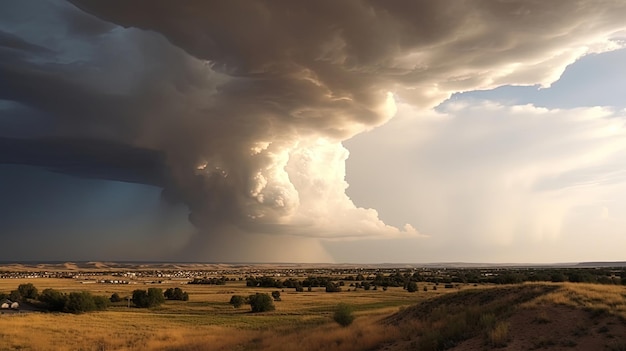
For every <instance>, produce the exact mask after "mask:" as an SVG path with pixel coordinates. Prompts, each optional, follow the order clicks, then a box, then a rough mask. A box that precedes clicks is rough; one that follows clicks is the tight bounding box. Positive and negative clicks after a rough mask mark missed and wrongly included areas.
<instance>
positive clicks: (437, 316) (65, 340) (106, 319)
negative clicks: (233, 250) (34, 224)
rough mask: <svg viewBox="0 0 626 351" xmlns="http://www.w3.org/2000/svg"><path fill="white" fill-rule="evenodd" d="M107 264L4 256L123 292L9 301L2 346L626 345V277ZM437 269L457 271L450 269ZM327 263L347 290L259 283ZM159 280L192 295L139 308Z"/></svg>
mask: <svg viewBox="0 0 626 351" xmlns="http://www.w3.org/2000/svg"><path fill="white" fill-rule="evenodd" d="M97 266H98V267H95V265H93V264H92V265H91V266H85V265H83V266H79V265H76V264H62V265H59V266H46V267H24V266H20V267H18V266H17V265H14V266H12V267H11V268H12V269H13V271H11V272H13V273H9V272H10V270H8V269H7V267H3V268H2V269H1V270H2V271H3V274H4V275H5V276H13V277H12V278H4V279H0V293H5V294H6V293H8V292H9V291H12V290H14V289H16V288H17V287H18V286H19V285H20V284H28V283H31V284H33V285H34V286H35V287H36V288H37V289H38V291H40V292H41V291H43V290H44V289H49V288H50V289H55V290H58V291H61V292H65V293H69V292H77V291H87V292H89V293H91V294H93V295H97V296H105V297H107V298H108V297H110V296H111V295H112V294H114V293H117V294H118V295H119V296H120V297H122V301H119V302H115V303H111V305H110V306H109V307H108V308H107V309H106V310H105V311H98V312H89V313H82V314H70V313H59V312H56V313H51V312H45V311H35V312H33V311H28V309H25V310H21V311H19V312H18V313H13V314H9V313H3V314H2V315H0V350H2V351H5V350H295V349H298V350H388V351H391V350H445V349H452V350H491V349H506V350H531V349H550V350H609V351H620V350H625V349H626V323H625V321H626V286H623V285H615V284H612V285H607V284H603V285H600V284H586V283H569V282H563V283H551V282H541V283H518V284H493V283H480V284H476V283H473V284H472V283H454V284H443V283H442V284H440V283H439V282H437V281H436V280H437V279H438V278H436V277H431V278H429V279H426V280H423V281H420V282H418V289H417V291H414V292H408V291H407V290H406V289H405V288H404V287H402V286H385V287H384V288H383V287H382V286H377V287H376V288H369V289H368V290H365V289H364V288H362V287H360V288H356V289H355V287H354V283H353V282H354V281H355V277H354V276H352V275H351V274H350V273H351V272H355V271H354V270H355V269H356V272H364V273H366V274H364V276H363V279H365V281H367V279H368V278H369V279H380V277H385V276H391V275H392V274H394V273H378V274H377V276H378V278H374V273H375V272H377V271H378V272H381V271H382V272H393V271H394V269H389V268H384V269H383V268H372V267H368V268H365V269H363V268H355V267H341V268H333V269H331V268H329V267H322V268H314V267H280V266H278V265H277V266H271V265H267V266H262V267H260V266H237V267H232V266H219V267H218V266H208V265H206V266H202V267H198V266H196V267H190V266H184V265H182V266H176V267H171V266H170V267H163V266H159V267H155V266H154V265H151V266H144V267H134V268H131V267H120V266H116V267H110V266H107V265H106V264H99V265H97ZM35 268H36V269H35ZM396 270H399V269H396ZM413 270H415V269H413ZM194 272H195V273H194ZM253 272H254V273H253ZM419 272H421V274H422V275H427V272H428V271H425V270H421V271H419ZM432 272H440V274H442V275H444V276H445V274H444V273H442V272H445V271H442V270H438V271H432ZM181 274H182V275H201V276H204V277H206V278H208V277H211V275H213V276H215V277H220V278H221V279H224V280H225V282H224V283H223V285H215V284H189V282H190V281H192V279H193V278H189V277H188V278H181V277H179V276H180V275H181ZM502 274H504V273H502ZM572 274H573V273H572ZM323 275H326V276H329V277H331V278H332V280H333V281H336V282H337V283H338V284H342V291H340V292H326V289H325V288H324V287H312V288H311V289H310V291H308V289H307V288H305V289H304V291H301V292H298V291H296V290H295V289H293V288H285V287H283V288H273V287H268V288H265V287H260V286H248V284H247V279H248V278H250V277H270V276H271V277H273V279H276V280H281V279H292V280H298V279H299V280H303V279H306V278H307V277H312V276H323ZM405 275H406V274H405ZM25 276H28V277H25ZM51 276H52V277H51ZM222 277H223V278H222ZM359 278H360V277H359ZM427 280H432V281H427ZM373 281H375V280H373ZM342 282H343V283H342ZM150 287H158V288H160V289H162V290H166V289H168V288H175V287H179V288H181V289H183V290H184V291H185V292H187V293H188V294H189V300H188V301H169V300H168V301H166V302H165V303H163V304H162V305H160V306H159V307H154V308H137V307H135V306H133V304H132V302H131V301H129V300H128V298H129V297H130V296H131V295H132V292H133V291H134V290H136V289H147V288H150ZM357 287H358V284H357ZM273 291H279V292H280V301H275V302H274V305H275V307H276V309H275V310H274V311H269V312H262V313H251V312H250V308H249V306H247V305H244V306H242V307H240V308H234V307H233V306H232V305H230V304H229V300H230V298H231V297H232V296H233V295H241V296H248V295H250V294H254V293H257V292H260V293H267V294H270V293H271V292H273ZM339 303H345V304H348V305H349V306H350V307H351V308H352V310H353V313H354V317H355V320H354V323H352V324H350V325H349V326H346V327H341V326H340V325H338V324H337V323H335V322H334V321H333V312H334V311H335V309H336V307H337V305H338V304H339ZM26 306H29V304H25V305H24V306H23V307H26Z"/></svg>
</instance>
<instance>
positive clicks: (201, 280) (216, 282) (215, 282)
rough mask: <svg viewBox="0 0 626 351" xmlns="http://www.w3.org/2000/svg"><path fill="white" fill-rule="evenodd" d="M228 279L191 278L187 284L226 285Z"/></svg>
mask: <svg viewBox="0 0 626 351" xmlns="http://www.w3.org/2000/svg"><path fill="white" fill-rule="evenodd" d="M227 281H228V278H226V277H221V278H193V280H192V281H190V282H189V284H207V285H226V282H227Z"/></svg>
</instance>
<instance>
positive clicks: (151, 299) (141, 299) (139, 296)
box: [133, 288, 165, 308]
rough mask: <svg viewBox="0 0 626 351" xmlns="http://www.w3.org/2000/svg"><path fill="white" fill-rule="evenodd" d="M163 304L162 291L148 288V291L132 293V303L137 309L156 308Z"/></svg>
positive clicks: (139, 290)
mask: <svg viewBox="0 0 626 351" xmlns="http://www.w3.org/2000/svg"><path fill="white" fill-rule="evenodd" d="M163 302H165V297H164V296H163V290H161V289H159V288H149V289H148V291H145V290H141V289H138V290H135V291H133V303H134V304H135V306H137V307H140V308H150V307H157V306H159V305H161V304H162V303H163Z"/></svg>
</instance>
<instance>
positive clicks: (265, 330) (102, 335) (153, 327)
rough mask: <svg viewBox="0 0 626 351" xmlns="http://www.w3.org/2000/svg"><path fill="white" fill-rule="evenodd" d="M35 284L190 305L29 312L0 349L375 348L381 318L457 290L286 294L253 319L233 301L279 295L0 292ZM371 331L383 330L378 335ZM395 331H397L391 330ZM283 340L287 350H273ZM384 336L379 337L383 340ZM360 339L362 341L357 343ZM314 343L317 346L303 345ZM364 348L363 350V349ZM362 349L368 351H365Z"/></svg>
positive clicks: (211, 289) (7, 320)
mask: <svg viewBox="0 0 626 351" xmlns="http://www.w3.org/2000/svg"><path fill="white" fill-rule="evenodd" d="M23 283H32V284H34V285H35V286H36V287H37V288H38V289H39V291H42V290H43V289H46V288H53V289H57V290H61V291H64V292H71V291H89V292H91V293H93V294H95V295H102V296H107V297H109V296H111V294H113V293H118V294H119V295H120V296H122V297H124V296H128V295H130V294H131V293H132V291H133V290H134V289H147V288H149V287H158V288H162V289H163V290H165V289H167V288H169V287H177V286H178V287H181V288H182V289H183V290H185V291H187V292H188V293H189V296H190V299H189V301H167V302H166V303H165V304H163V305H161V306H160V307H158V308H153V309H139V308H134V307H132V305H131V307H130V308H128V307H127V303H126V302H122V303H118V304H115V305H113V306H111V307H109V309H108V310H107V311H103V312H92V313H87V314H81V315H71V314H60V313H25V314H22V315H3V316H0V350H2V351H4V350H238V349H240V350H257V349H258V350H264V349H285V350H291V349H293V348H291V347H290V346H289V345H291V346H293V345H295V344H297V345H300V346H298V348H299V349H300V350H307V349H310V350H315V349H319V347H320V343H324V340H325V339H326V338H330V341H329V343H330V344H332V345H335V346H332V345H327V347H326V349H333V348H335V347H339V345H341V344H343V348H341V349H345V346H346V344H347V343H351V344H353V345H354V347H357V349H362V347H370V346H376V344H377V343H379V342H381V340H384V339H386V338H388V337H389V336H390V334H389V333H381V328H380V326H377V325H375V323H376V322H377V321H379V320H380V319H381V318H382V317H384V316H387V315H389V314H391V313H394V312H397V311H398V310H399V309H400V308H402V307H403V306H409V305H413V304H415V303H417V302H419V301H423V300H425V299H427V298H431V297H434V296H438V295H441V294H444V293H447V292H449V291H450V289H439V290H436V291H434V290H432V286H431V285H428V287H429V289H428V291H427V292H424V291H422V290H421V288H422V287H423V286H424V285H426V284H425V283H424V284H422V286H420V291H419V292H416V293H408V292H407V291H405V290H403V289H402V288H389V289H388V290H387V291H383V290H382V289H379V290H369V291H364V290H363V289H359V290H358V291H345V290H347V287H345V288H344V291H343V292H339V293H326V292H325V290H324V288H313V290H312V291H311V292H307V291H305V292H299V293H298V292H295V291H294V290H293V289H285V290H284V291H282V292H281V299H282V301H278V302H275V305H276V310H275V311H272V312H266V313H260V314H252V313H250V312H249V306H247V305H245V306H243V307H241V308H239V309H234V308H233V307H232V306H231V305H229V304H228V302H229V300H230V298H231V296H232V295H235V294H237V295H244V296H247V295H249V294H253V293H255V292H265V293H270V292H271V291H273V290H276V289H265V288H249V287H246V286H245V282H243V281H237V282H228V283H227V284H226V285H222V286H215V285H181V284H180V282H175V281H172V282H164V283H162V284H143V283H141V282H139V283H138V284H130V285H114V284H82V283H81V282H80V281H77V280H74V279H3V280H0V292H9V291H10V290H14V289H16V288H17V286H18V285H19V284H23ZM340 302H343V303H347V304H349V305H351V306H353V307H354V310H355V315H356V316H357V318H356V321H355V323H354V324H353V325H352V326H350V327H348V328H341V327H339V326H338V325H337V324H336V323H334V322H333V321H332V318H331V316H332V312H333V310H334V308H335V306H336V305H337V304H338V303H340ZM372 328H375V329H376V332H375V333H374V332H373V331H372V330H370V329H372ZM390 329H393V328H390ZM278 334H279V335H281V345H280V346H277V345H268V344H267V343H268V342H273V341H276V338H275V336H276V335H278ZM377 335H378V336H377ZM356 339H359V341H357V340H356ZM306 340H309V342H310V344H311V346H310V347H308V348H307V347H306V346H302V345H303V343H305V341H306ZM362 343H364V344H363V345H361V344H362ZM361 346H362V347H361Z"/></svg>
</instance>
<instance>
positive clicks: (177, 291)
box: [164, 288, 189, 301]
mask: <svg viewBox="0 0 626 351" xmlns="http://www.w3.org/2000/svg"><path fill="white" fill-rule="evenodd" d="M164 295H165V298H166V299H168V300H180V301H187V300H189V294H187V293H186V292H184V291H183V289H181V288H169V289H167V290H165V294H164Z"/></svg>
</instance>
